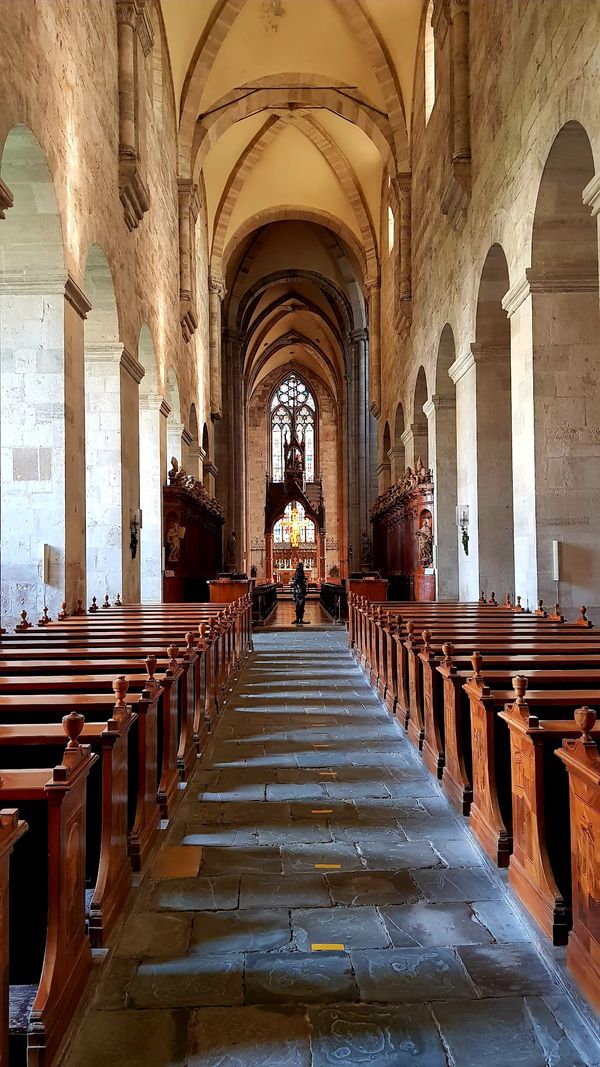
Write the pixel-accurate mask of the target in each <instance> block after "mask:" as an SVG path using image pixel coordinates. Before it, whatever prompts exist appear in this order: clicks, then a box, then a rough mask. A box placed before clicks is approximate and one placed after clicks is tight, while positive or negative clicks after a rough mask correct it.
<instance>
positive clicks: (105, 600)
mask: <svg viewBox="0 0 600 1067" xmlns="http://www.w3.org/2000/svg"><path fill="white" fill-rule="evenodd" d="M102 607H103V608H109V607H110V600H109V599H108V593H106V595H105V597H104V603H103V605H102Z"/></svg>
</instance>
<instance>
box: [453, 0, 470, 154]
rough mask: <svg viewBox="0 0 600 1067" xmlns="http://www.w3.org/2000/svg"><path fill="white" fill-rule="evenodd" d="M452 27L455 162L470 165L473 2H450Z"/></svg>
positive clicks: (460, 0) (456, 0) (455, 0)
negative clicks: (470, 46) (471, 6)
mask: <svg viewBox="0 0 600 1067" xmlns="http://www.w3.org/2000/svg"><path fill="white" fill-rule="evenodd" d="M450 18H451V21H452V28H451V31H450V37H451V42H452V78H451V85H452V102H453V116H452V118H453V122H452V136H453V156H452V158H453V160H454V162H467V161H469V162H470V159H471V128H470V108H469V80H470V79H469V0H450Z"/></svg>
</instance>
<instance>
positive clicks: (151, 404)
mask: <svg viewBox="0 0 600 1067" xmlns="http://www.w3.org/2000/svg"><path fill="white" fill-rule="evenodd" d="M140 411H158V413H159V414H160V415H162V416H163V418H165V419H167V418H168V417H169V415H170V414H171V405H170V404H169V402H168V400H165V398H164V396H161V395H160V393H148V394H146V395H144V394H143V393H142V394H141V396H140Z"/></svg>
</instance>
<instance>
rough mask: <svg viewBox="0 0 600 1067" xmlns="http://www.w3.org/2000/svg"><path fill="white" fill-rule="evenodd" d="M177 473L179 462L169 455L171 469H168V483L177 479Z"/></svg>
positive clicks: (172, 482)
mask: <svg viewBox="0 0 600 1067" xmlns="http://www.w3.org/2000/svg"><path fill="white" fill-rule="evenodd" d="M178 474H179V462H178V460H177V458H176V457H175V456H171V470H170V471H169V484H170V485H173V484H174V483H175V482H176V481H177V475H178Z"/></svg>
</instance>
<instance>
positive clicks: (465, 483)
mask: <svg viewBox="0 0 600 1067" xmlns="http://www.w3.org/2000/svg"><path fill="white" fill-rule="evenodd" d="M449 374H450V377H451V378H452V381H453V382H454V383H455V385H456V411H457V431H458V440H459V441H460V448H459V450H458V460H457V469H458V478H457V481H458V492H457V496H458V501H457V502H458V504H459V505H463V504H467V505H468V506H469V531H468V532H469V538H470V540H469V555H468V556H465V554H464V552H463V551H462V549H461V552H460V554H459V560H460V572H461V578H460V596H461V599H469V600H472V599H473V598H476V597H477V596H478V595H479V591H480V590H482V589H483V590H484V591H485V592H486V593H487V594H488V595H489V593H490V592H492V591H493V592H495V593H496V594H498V593H499V594H500V596H504V595H505V593H511V595H512V594H514V592H515V579H514V552H513V535H514V534H513V490H512V482H513V472H512V442H511V432H510V418H511V414H510V360H509V353H508V350H507V349H506V348H504V347H502V346H500V345H499V346H494V345H479V344H477V345H476V344H472V345H470V347H469V349H468V351H467V352H466V353H465V355H464V356H462V357H461V358H460V359H458V360H456V361H455V362H454V363H453V364H452V367H451V368H450V371H449ZM523 595H524V596H525V595H526V594H523Z"/></svg>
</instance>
